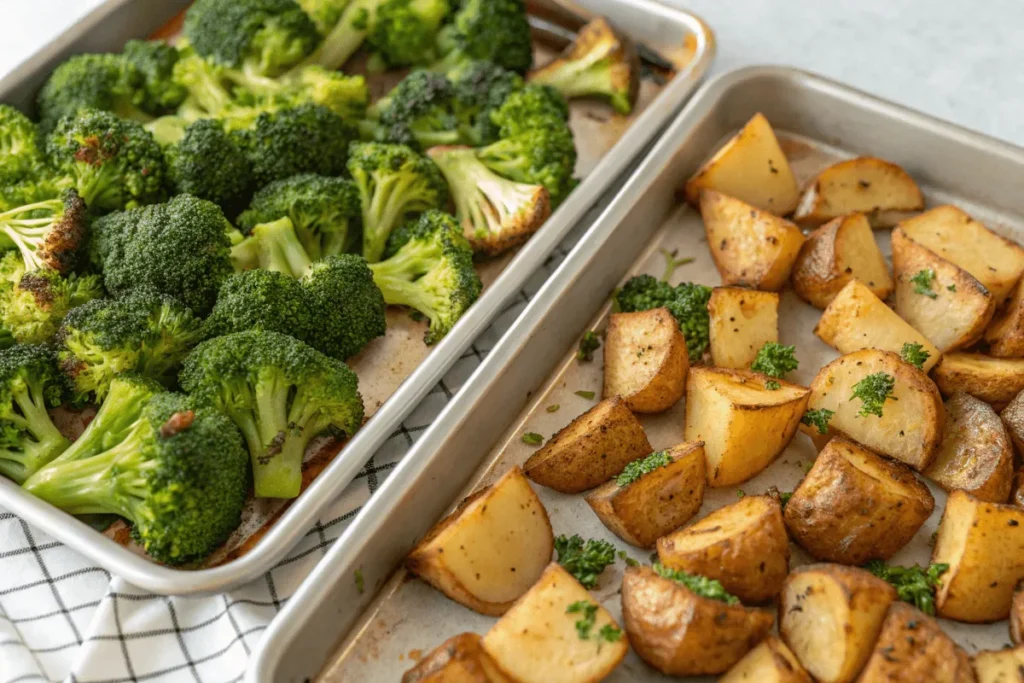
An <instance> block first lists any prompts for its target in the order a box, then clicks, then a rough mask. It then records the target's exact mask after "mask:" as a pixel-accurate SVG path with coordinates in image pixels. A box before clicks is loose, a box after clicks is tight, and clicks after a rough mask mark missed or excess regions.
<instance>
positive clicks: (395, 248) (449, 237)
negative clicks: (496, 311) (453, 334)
mask: <svg viewBox="0 0 1024 683" xmlns="http://www.w3.org/2000/svg"><path fill="white" fill-rule="evenodd" d="M388 254H389V256H388V258H387V259H386V260H384V261H381V262H380V263H374V264H371V265H370V269H371V270H372V271H373V279H374V281H375V282H376V283H377V287H378V288H379V289H380V291H381V293H382V294H383V295H384V301H385V302H387V303H388V304H393V305H399V306H408V307H409V308H412V309H414V310H416V311H419V312H420V313H421V314H423V315H424V316H426V318H427V319H428V320H429V321H430V328H429V329H428V330H427V333H426V337H425V341H426V343H428V344H433V343H435V342H438V341H440V340H441V339H442V338H443V337H444V336H445V335H446V334H448V332H449V331H450V330H451V329H452V327H453V326H454V325H455V323H456V322H458V320H459V318H461V317H462V315H463V314H464V313H465V312H466V310H467V309H468V308H469V307H470V305H472V303H473V302H474V301H476V300H477V298H478V297H479V296H480V291H481V289H482V288H483V285H482V284H481V282H480V278H479V276H478V275H477V274H476V269H475V268H474V267H473V250H472V248H470V246H469V243H468V242H467V241H466V238H465V237H463V236H462V231H461V230H460V229H459V225H458V223H457V222H456V221H455V219H454V218H453V217H451V216H449V215H448V214H446V213H444V212H442V211H434V210H431V211H427V212H426V213H424V214H423V215H422V216H420V217H419V219H418V220H417V221H415V222H414V223H410V224H409V225H407V226H405V227H403V228H402V229H400V230H397V231H396V232H395V233H394V234H393V235H392V239H391V240H390V241H389V245H388Z"/></svg>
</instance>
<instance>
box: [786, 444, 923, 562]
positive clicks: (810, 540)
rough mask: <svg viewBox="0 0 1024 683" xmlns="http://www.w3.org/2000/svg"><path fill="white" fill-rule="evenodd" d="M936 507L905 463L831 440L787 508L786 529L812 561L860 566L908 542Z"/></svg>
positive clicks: (888, 556) (894, 552) (884, 555)
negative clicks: (812, 558) (813, 559)
mask: <svg viewBox="0 0 1024 683" xmlns="http://www.w3.org/2000/svg"><path fill="white" fill-rule="evenodd" d="M934 507H935V500H934V499H933V498H932V494H931V493H929V492H928V487H927V486H925V485H924V484H922V483H921V482H919V481H918V480H917V478H916V477H915V476H914V473H913V472H911V471H910V468H908V467H907V466H906V465H904V464H902V463H898V462H893V461H891V460H886V459H885V458H881V457H879V456H877V455H875V454H874V453H872V452H871V451H869V450H867V449H865V448H862V447H860V446H858V445H857V444H855V443H853V442H852V441H848V440H846V439H844V438H842V437H836V438H835V439H832V440H831V441H830V442H829V443H828V445H827V446H825V448H824V449H822V451H821V452H820V453H818V458H817V460H815V461H814V465H813V466H812V467H811V471H810V472H808V473H807V476H806V477H804V480H803V481H802V482H800V485H799V486H798V487H797V489H796V490H795V491H794V492H793V497H792V498H790V499H789V503H787V504H786V513H785V520H786V528H788V529H789V533H790V534H791V535H792V536H793V540H795V541H796V542H797V543H798V544H799V545H800V547H802V548H803V549H804V550H806V551H807V552H808V553H810V555H811V557H814V558H815V559H817V560H823V561H826V562H838V563H840V564H851V565H856V566H859V565H862V564H864V563H865V562H867V561H868V560H887V559H889V558H890V557H892V556H893V555H895V554H896V551H898V550H899V549H900V548H902V547H903V546H905V545H906V544H907V543H909V542H910V539H912V538H913V537H914V534H916V533H917V530H918V529H920V528H921V525H923V524H924V523H925V520H927V519H928V516H929V515H931V513H932V510H933V509H934Z"/></svg>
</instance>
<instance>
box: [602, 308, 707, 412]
mask: <svg viewBox="0 0 1024 683" xmlns="http://www.w3.org/2000/svg"><path fill="white" fill-rule="evenodd" d="M689 367H690V356H689V352H688V351H687V350H686V338H685V337H683V333H682V332H680V331H679V323H678V322H676V319H675V318H673V317H672V314H671V313H669V312H668V309H665V308H655V309H653V310H650V311H640V312H638V313H613V314H612V316H611V317H610V318H609V319H608V333H607V335H605V342H604V397H605V398H611V397H612V396H621V397H622V400H623V401H625V403H626V407H627V408H629V409H630V410H632V411H633V412H636V413H660V412H661V411H663V410H668V409H669V408H671V407H672V406H674V405H675V404H676V403H677V402H678V401H679V399H681V398H682V397H683V392H684V391H685V390H686V371H687V370H688V369H689Z"/></svg>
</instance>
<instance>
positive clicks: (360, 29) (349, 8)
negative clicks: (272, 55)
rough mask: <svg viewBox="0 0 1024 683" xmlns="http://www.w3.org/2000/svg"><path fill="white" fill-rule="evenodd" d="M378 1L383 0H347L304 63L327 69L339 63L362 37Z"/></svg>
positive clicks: (354, 49)
mask: <svg viewBox="0 0 1024 683" xmlns="http://www.w3.org/2000/svg"><path fill="white" fill-rule="evenodd" d="M338 1H340V0H338ZM382 2H384V0H350V1H349V2H348V3H347V4H346V6H345V7H344V9H343V10H342V12H341V14H340V16H339V18H338V20H337V21H336V22H335V23H334V26H333V28H331V30H330V31H328V32H327V33H326V34H325V35H324V39H323V41H322V42H321V43H320V45H319V46H318V47H317V49H316V50H315V51H314V52H313V54H312V55H310V56H309V58H308V59H307V60H306V62H305V63H306V64H318V65H320V66H322V67H324V68H325V69H329V70H331V71H334V70H337V69H340V68H341V67H343V66H344V65H345V62H347V61H348V59H349V57H351V56H352V55H354V54H355V53H356V51H357V50H358V49H359V46H360V45H362V44H363V42H364V41H365V40H366V36H367V34H368V33H369V31H370V27H371V22H372V19H373V15H374V14H375V13H376V11H377V7H378V6H379V5H380V4H381V3H382Z"/></svg>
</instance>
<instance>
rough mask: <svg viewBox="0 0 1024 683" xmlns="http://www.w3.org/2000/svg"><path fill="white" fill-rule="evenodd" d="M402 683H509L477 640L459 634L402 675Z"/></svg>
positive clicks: (466, 634)
mask: <svg viewBox="0 0 1024 683" xmlns="http://www.w3.org/2000/svg"><path fill="white" fill-rule="evenodd" d="M402 683H511V682H510V681H509V679H508V678H506V677H505V675H504V674H502V673H501V670H499V669H498V665H497V664H495V663H494V660H493V659H491V656H490V655H488V654H487V653H486V652H484V649H483V648H482V647H481V646H480V636H478V635H477V634H475V633H460V634H459V635H457V636H454V637H452V638H449V639H448V640H446V641H444V642H443V643H441V644H440V645H439V646H438V647H437V648H436V649H435V650H434V651H433V652H431V653H430V654H428V655H427V656H426V657H424V658H423V659H421V660H420V661H419V664H417V665H416V666H414V667H413V668H411V669H409V670H408V671H406V672H405V675H404V676H402Z"/></svg>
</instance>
